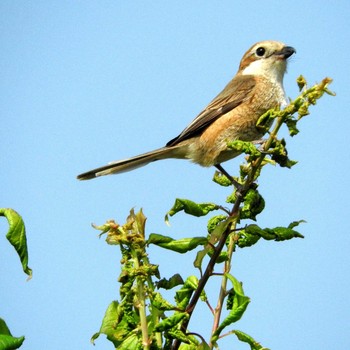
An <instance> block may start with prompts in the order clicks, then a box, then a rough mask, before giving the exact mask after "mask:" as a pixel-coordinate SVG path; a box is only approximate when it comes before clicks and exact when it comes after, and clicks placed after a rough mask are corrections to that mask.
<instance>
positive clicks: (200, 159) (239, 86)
mask: <svg viewBox="0 0 350 350" xmlns="http://www.w3.org/2000/svg"><path fill="white" fill-rule="evenodd" d="M295 52H296V51H295V49H294V48H293V47H291V46H286V45H284V44H283V43H281V42H278V41H261V42H258V43H256V44H254V45H253V46H252V47H251V48H250V49H249V50H248V51H247V52H246V53H245V54H244V56H243V58H242V60H241V62H240V65H239V69H238V72H237V74H236V75H235V77H234V78H233V79H232V80H231V81H230V82H229V83H228V84H227V85H226V87H225V88H224V89H223V90H222V91H221V92H220V93H219V95H217V96H216V97H215V98H214V99H213V100H212V101H211V102H210V103H209V105H208V106H207V107H206V108H205V109H204V110H203V111H202V112H201V113H200V114H199V115H198V116H197V117H196V118H195V119H194V120H193V121H192V123H190V124H189V125H188V126H187V127H186V128H185V129H184V130H183V131H182V133H181V134H180V135H178V136H177V137H175V138H174V139H172V140H170V141H169V142H168V143H167V144H166V145H165V146H164V147H162V148H159V149H156V150H154V151H151V152H147V153H143V154H140V155H138V156H135V157H132V158H128V159H125V160H119V161H115V162H111V163H109V164H107V165H105V166H102V167H100V168H97V169H93V170H90V171H87V172H85V173H83V174H80V175H78V179H79V180H89V179H92V178H95V177H99V176H103V175H110V174H119V173H123V172H126V171H130V170H133V169H136V168H139V167H142V166H144V165H146V164H148V163H150V162H153V161H156V160H161V159H168V158H175V159H189V160H191V161H192V162H194V163H197V164H199V165H202V166H204V167H209V166H215V167H216V168H217V169H219V170H220V171H221V172H222V173H224V174H225V175H226V176H229V175H228V173H227V172H226V171H225V170H224V169H223V167H222V166H221V163H223V162H225V161H227V160H229V159H232V158H234V157H236V156H237V155H239V153H238V152H237V151H234V150H230V149H228V147H227V143H228V142H229V141H234V140H242V141H255V140H259V139H260V138H261V137H262V136H263V134H262V131H261V130H259V129H258V128H257V127H256V123H257V121H258V119H259V117H260V116H261V115H262V114H264V113H265V112H267V111H268V110H269V109H272V108H279V107H281V106H283V105H284V104H286V96H285V92H284V89H283V76H284V74H285V72H286V68H287V59H288V58H289V57H290V56H291V55H293V54H294V53H295ZM229 177H230V176H229Z"/></svg>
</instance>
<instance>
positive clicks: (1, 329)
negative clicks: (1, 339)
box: [0, 318, 12, 335]
mask: <svg viewBox="0 0 350 350" xmlns="http://www.w3.org/2000/svg"><path fill="white" fill-rule="evenodd" d="M0 334H5V335H12V334H11V332H10V330H9V328H8V327H7V324H6V322H5V321H4V320H3V319H2V318H0Z"/></svg>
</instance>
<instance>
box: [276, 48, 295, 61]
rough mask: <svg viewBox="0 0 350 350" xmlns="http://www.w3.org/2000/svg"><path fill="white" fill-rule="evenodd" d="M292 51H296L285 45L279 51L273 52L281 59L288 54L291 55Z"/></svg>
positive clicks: (287, 56) (285, 57)
mask: <svg viewBox="0 0 350 350" xmlns="http://www.w3.org/2000/svg"><path fill="white" fill-rule="evenodd" d="M293 53H296V50H295V48H294V47H292V46H285V47H284V48H283V49H282V50H281V51H277V52H275V55H277V56H280V57H281V58H283V59H287V58H289V57H290V56H292V55H293Z"/></svg>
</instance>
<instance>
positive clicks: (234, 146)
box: [227, 140, 261, 158]
mask: <svg viewBox="0 0 350 350" xmlns="http://www.w3.org/2000/svg"><path fill="white" fill-rule="evenodd" d="M227 147H228V148H229V149H231V150H233V151H237V152H240V153H245V154H249V155H250V156H252V157H253V158H257V157H260V156H261V152H260V151H259V150H258V149H257V148H256V146H255V145H254V144H253V143H252V142H248V141H241V140H235V141H231V142H228V143H227Z"/></svg>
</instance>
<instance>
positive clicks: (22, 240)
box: [0, 208, 32, 278]
mask: <svg viewBox="0 0 350 350" xmlns="http://www.w3.org/2000/svg"><path fill="white" fill-rule="evenodd" d="M0 216H5V217H6V219H7V221H8V223H9V230H8V232H7V234H6V238H7V239H8V241H9V242H10V243H11V244H12V246H13V247H14V248H15V250H16V252H17V254H18V256H19V258H20V260H21V263H22V268H23V271H24V273H26V274H27V275H28V276H29V278H31V277H32V270H31V269H30V268H29V266H28V248H27V237H26V229H25V226H24V222H23V219H22V217H21V216H20V215H19V214H18V213H17V212H16V211H14V210H13V209H9V208H0Z"/></svg>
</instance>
